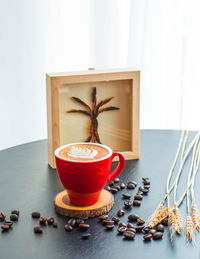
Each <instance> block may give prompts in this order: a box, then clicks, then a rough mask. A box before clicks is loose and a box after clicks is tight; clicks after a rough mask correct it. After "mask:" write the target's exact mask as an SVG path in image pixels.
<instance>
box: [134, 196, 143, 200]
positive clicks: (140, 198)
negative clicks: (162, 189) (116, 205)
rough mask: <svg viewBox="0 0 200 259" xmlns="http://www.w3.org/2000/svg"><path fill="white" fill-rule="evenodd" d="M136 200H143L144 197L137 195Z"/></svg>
mask: <svg viewBox="0 0 200 259" xmlns="http://www.w3.org/2000/svg"><path fill="white" fill-rule="evenodd" d="M134 199H135V200H142V199H143V197H142V196H141V195H135V196H134Z"/></svg>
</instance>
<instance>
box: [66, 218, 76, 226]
mask: <svg viewBox="0 0 200 259" xmlns="http://www.w3.org/2000/svg"><path fill="white" fill-rule="evenodd" d="M67 224H69V225H71V226H72V227H74V226H75V225H76V220H75V219H74V218H71V219H69V220H68V221H67Z"/></svg>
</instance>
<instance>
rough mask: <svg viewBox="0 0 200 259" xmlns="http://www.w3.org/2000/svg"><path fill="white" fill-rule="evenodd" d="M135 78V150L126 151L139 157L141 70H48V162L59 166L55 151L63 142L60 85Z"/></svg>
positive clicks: (133, 136)
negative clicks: (57, 71) (61, 71)
mask: <svg viewBox="0 0 200 259" xmlns="http://www.w3.org/2000/svg"><path fill="white" fill-rule="evenodd" d="M127 79H129V80H131V82H132V84H131V86H132V118H131V120H132V121H131V147H132V148H131V150H130V151H125V152H122V154H123V155H124V156H125V159H128V160H130V159H138V158H139V156H140V130H139V106H140V71H138V70H134V69H113V70H88V71H81V72H67V73H48V74H46V90H47V121H48V163H49V165H50V166H51V167H53V168H55V159H54V151H55V149H56V148H58V147H59V146H60V111H59V109H60V105H59V89H60V86H61V85H63V84H73V83H90V82H102V81H112V80H127Z"/></svg>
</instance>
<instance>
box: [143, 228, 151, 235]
mask: <svg viewBox="0 0 200 259" xmlns="http://www.w3.org/2000/svg"><path fill="white" fill-rule="evenodd" d="M149 231H150V228H148V227H144V228H143V230H142V232H143V233H145V234H147V233H149Z"/></svg>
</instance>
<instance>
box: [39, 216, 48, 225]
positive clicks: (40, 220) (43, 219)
mask: <svg viewBox="0 0 200 259" xmlns="http://www.w3.org/2000/svg"><path fill="white" fill-rule="evenodd" d="M39 222H40V224H41V225H46V222H47V218H46V217H41V218H40V219H39Z"/></svg>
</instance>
